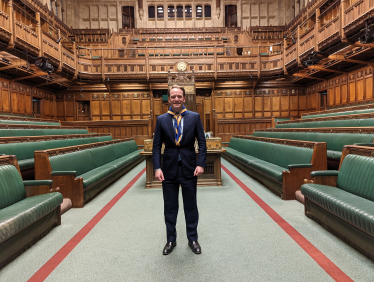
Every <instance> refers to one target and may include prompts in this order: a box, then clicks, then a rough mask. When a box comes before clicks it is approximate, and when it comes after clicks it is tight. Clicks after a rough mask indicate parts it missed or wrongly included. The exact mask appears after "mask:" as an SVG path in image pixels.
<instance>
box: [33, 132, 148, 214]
mask: <svg viewBox="0 0 374 282" xmlns="http://www.w3.org/2000/svg"><path fill="white" fill-rule="evenodd" d="M140 151H141V150H138V148H137V144H136V142H135V141H134V140H133V138H128V139H122V140H112V141H106V142H100V143H94V144H86V145H79V146H72V147H67V148H60V149H51V150H45V151H36V152H35V179H51V180H53V188H56V187H59V188H60V191H61V193H62V195H63V196H64V198H69V199H70V200H71V201H72V204H73V207H83V205H84V203H86V202H87V201H89V200H90V199H92V198H93V197H94V196H95V195H96V194H98V193H99V192H100V191H101V190H102V189H104V188H105V187H106V186H108V185H109V184H110V183H112V182H114V181H115V180H116V179H118V178H119V177H121V176H122V175H123V174H124V173H126V172H127V171H129V170H130V169H132V168H133V167H134V166H135V165H137V164H138V163H140V162H141V161H143V160H144V156H141V155H140V154H139V153H140Z"/></svg>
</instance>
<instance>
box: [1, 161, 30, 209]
mask: <svg viewBox="0 0 374 282" xmlns="http://www.w3.org/2000/svg"><path fill="white" fill-rule="evenodd" d="M24 198H26V192H25V187H24V186H23V182H22V177H21V175H20V174H19V172H18V170H17V169H16V167H15V166H13V165H2V166H0V209H1V212H0V215H1V216H3V210H2V209H4V208H6V207H8V206H11V205H13V204H15V203H17V202H19V201H21V200H23V199H24Z"/></svg>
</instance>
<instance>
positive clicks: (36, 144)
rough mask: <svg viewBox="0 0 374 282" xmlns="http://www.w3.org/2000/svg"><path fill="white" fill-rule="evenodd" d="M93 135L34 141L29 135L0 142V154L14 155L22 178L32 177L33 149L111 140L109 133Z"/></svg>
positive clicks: (38, 149) (65, 136)
mask: <svg viewBox="0 0 374 282" xmlns="http://www.w3.org/2000/svg"><path fill="white" fill-rule="evenodd" d="M95 135H96V134H88V135H87V136H85V135H80V136H79V137H78V136H74V135H64V136H58V137H57V136H56V138H58V140H45V141H38V140H35V141H34V140H33V138H32V137H30V138H28V140H27V139H26V141H23V142H17V143H6V144H0V154H6V155H16V157H17V159H18V165H19V167H20V170H21V172H22V176H23V179H33V178H34V152H35V151H40V150H49V149H54V148H62V147H69V146H76V145H83V144H88V143H96V142H103V141H109V140H112V136H111V135H110V134H100V135H97V136H95ZM0 142H1V138H0Z"/></svg>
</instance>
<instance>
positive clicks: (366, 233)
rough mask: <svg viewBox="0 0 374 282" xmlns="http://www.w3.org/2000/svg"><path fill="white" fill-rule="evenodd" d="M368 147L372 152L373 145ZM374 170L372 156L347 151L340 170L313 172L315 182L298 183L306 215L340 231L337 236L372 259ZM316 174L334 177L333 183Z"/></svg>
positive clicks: (373, 251) (373, 239)
mask: <svg viewBox="0 0 374 282" xmlns="http://www.w3.org/2000/svg"><path fill="white" fill-rule="evenodd" d="M348 147H357V146H348ZM345 150H346V149H345ZM370 151H371V152H373V153H374V150H373V149H372V150H370ZM373 171H374V159H373V158H372V157H366V156H360V155H355V154H347V155H346V156H345V158H344V159H343V161H342V165H341V167H340V170H339V171H322V172H312V174H311V175H312V177H314V180H315V183H307V184H304V185H302V186H301V193H302V194H303V195H304V197H305V215H306V216H308V217H310V218H312V219H314V220H316V221H317V222H319V223H321V224H322V225H323V226H324V227H325V228H327V229H328V230H330V231H333V232H334V233H335V234H336V233H338V234H340V236H339V237H342V238H344V239H345V241H347V242H348V243H349V244H351V245H353V246H355V247H356V249H358V250H359V251H362V252H363V253H364V254H365V255H367V256H368V257H370V258H371V259H373V258H374V174H373ZM336 176H337V177H336ZM316 177H320V179H323V178H324V177H330V178H331V177H336V185H335V187H334V186H330V185H325V184H324V183H323V182H322V180H319V181H320V182H319V181H318V180H316Z"/></svg>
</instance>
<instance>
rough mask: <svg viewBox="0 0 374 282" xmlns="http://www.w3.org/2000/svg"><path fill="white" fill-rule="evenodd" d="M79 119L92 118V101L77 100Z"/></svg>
mask: <svg viewBox="0 0 374 282" xmlns="http://www.w3.org/2000/svg"><path fill="white" fill-rule="evenodd" d="M77 111H78V112H77V120H78V121H82V120H90V102H89V101H84V102H77Z"/></svg>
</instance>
